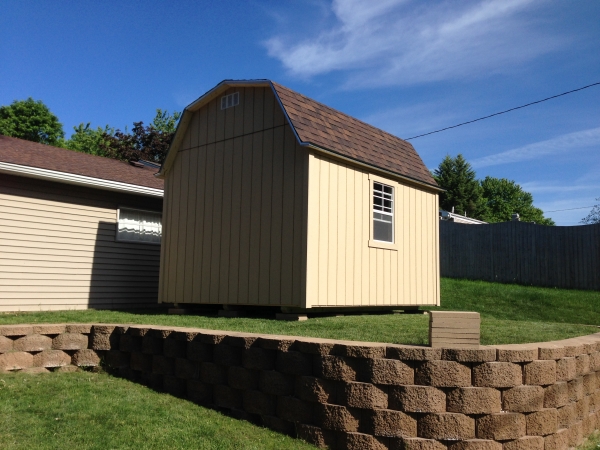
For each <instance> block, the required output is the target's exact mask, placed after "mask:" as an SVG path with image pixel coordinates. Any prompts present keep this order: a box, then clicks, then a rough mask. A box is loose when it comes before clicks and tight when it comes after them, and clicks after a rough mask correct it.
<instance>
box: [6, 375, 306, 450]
mask: <svg viewBox="0 0 600 450" xmlns="http://www.w3.org/2000/svg"><path fill="white" fill-rule="evenodd" d="M0 448H2V449H4V450H9V449H10V450H13V449H14V450H16V449H28V450H29V449H102V450H105V449H161V450H162V449H207V450H208V449H211V450H213V449H214V450H220V449H223V450H226V449H236V450H238V449H256V450H262V449H272V450H277V449H298V450H300V449H311V448H314V447H313V446H311V445H308V444H306V443H304V442H302V441H300V440H296V439H292V438H290V437H288V436H284V435H282V434H279V433H276V432H274V431H270V430H267V429H266V428H262V427H258V426H255V425H252V424H250V423H248V422H244V421H239V420H235V419H232V418H230V417H227V416H225V415H223V414H220V413H218V412H216V411H212V410H210V409H207V408H202V407H200V406H197V405H195V404H193V403H191V402H189V401H186V400H182V399H179V398H175V397H172V396H170V395H168V394H162V393H158V392H154V391H152V390H151V389H149V388H146V387H144V386H141V385H138V384H135V383H132V382H130V381H127V380H123V379H120V378H116V377H112V376H110V375H107V374H105V373H89V372H77V373H51V374H39V375H27V374H2V375H0Z"/></svg>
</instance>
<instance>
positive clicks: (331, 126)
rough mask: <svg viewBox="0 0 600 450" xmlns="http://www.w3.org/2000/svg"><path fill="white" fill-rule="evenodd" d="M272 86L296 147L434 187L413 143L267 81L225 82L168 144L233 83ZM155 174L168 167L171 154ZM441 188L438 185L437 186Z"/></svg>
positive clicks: (176, 142) (194, 106) (195, 106)
mask: <svg viewBox="0 0 600 450" xmlns="http://www.w3.org/2000/svg"><path fill="white" fill-rule="evenodd" d="M235 86H239V87H260V86H263V87H270V88H271V89H272V91H273V93H274V94H275V97H276V98H277V100H278V102H279V104H280V105H281V107H282V109H283V112H284V114H285V116H286V118H287V119H288V121H289V124H290V126H291V127H292V129H293V130H294V132H295V134H296V137H297V139H298V142H299V144H300V145H303V146H307V147H313V148H317V149H322V150H326V151H328V152H331V153H334V154H338V155H340V156H342V157H344V158H348V159H350V160H353V161H356V162H359V163H363V164H366V165H368V166H371V167H375V168H378V169H382V170H384V171H387V172H391V173H393V174H396V175H399V176H401V177H403V178H407V179H410V180H413V181H416V182H418V183H422V184H426V185H428V186H430V187H434V188H438V186H437V183H436V182H435V180H434V179H433V177H432V176H431V173H430V172H429V170H428V169H427V167H426V166H425V164H424V163H423V160H422V159H421V157H420V156H419V155H418V153H417V152H416V151H415V149H414V147H413V146H412V145H411V144H410V143H409V142H407V141H404V140H402V139H400V138H398V137H396V136H394V135H392V134H390V133H387V132H385V131H383V130H381V129H379V128H376V127H374V126H372V125H369V124H367V123H365V122H362V121H360V120H358V119H355V118H354V117H351V116H349V115H347V114H344V113H342V112H340V111H337V110H335V109H333V108H330V107H329V106H327V105H324V104H322V103H319V102H317V101H315V100H313V99H310V98H308V97H306V96H304V95H302V94H299V93H297V92H295V91H292V90H291V89H288V88H286V87H284V86H282V85H280V84H277V83H275V82H273V81H270V80H239V81H238V80H225V81H223V82H221V83H219V84H218V85H217V86H216V87H215V88H213V89H212V90H210V91H208V92H207V93H206V94H204V95H203V96H202V97H200V98H199V99H198V100H196V101H195V102H193V103H192V104H191V105H189V106H188V107H187V108H186V109H185V111H184V116H183V117H182V119H181V123H180V125H179V127H178V129H177V133H176V135H175V138H174V139H173V143H172V144H171V148H174V147H178V145H179V143H180V142H181V139H182V138H183V135H184V134H185V129H186V128H187V122H186V117H185V116H186V112H187V113H188V114H187V115H188V118H187V120H188V121H189V115H190V113H191V112H193V111H196V110H197V109H199V108H201V107H202V106H203V105H205V104H206V103H208V102H209V101H211V100H212V99H214V98H215V97H217V96H218V95H220V94H221V93H222V92H224V91H225V90H227V89H229V88H231V87H235ZM171 153H172V152H171V149H169V156H170V157H169V156H168V157H167V159H166V160H165V163H164V164H163V168H161V171H160V172H159V175H162V174H163V173H164V170H166V168H168V167H169V166H170V163H172V160H173V159H174V156H175V155H170V154H171ZM438 189H439V188H438Z"/></svg>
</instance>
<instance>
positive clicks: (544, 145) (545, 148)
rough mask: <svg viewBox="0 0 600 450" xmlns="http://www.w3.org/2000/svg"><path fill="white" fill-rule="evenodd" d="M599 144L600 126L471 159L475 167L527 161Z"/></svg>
mask: <svg viewBox="0 0 600 450" xmlns="http://www.w3.org/2000/svg"><path fill="white" fill-rule="evenodd" d="M593 146H600V127H598V128H590V129H588V130H581V131H576V132H574V133H569V134H563V135H561V136H558V137H555V138H552V139H548V140H546V141H541V142H536V143H533V144H529V145H525V146H523V147H519V148H515V149H512V150H507V151H505V152H501V153H496V154H495V155H489V156H484V157H483V158H478V159H475V160H473V161H471V165H472V166H473V167H475V168H481V167H488V166H496V165H499V164H509V163H514V162H520V161H529V160H532V159H537V158H541V157H543V156H547V155H552V154H557V153H566V152H568V151H575V150H582V149H587V148H590V147H593Z"/></svg>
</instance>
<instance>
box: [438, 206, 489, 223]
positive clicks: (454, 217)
mask: <svg viewBox="0 0 600 450" xmlns="http://www.w3.org/2000/svg"><path fill="white" fill-rule="evenodd" d="M440 220H444V221H446V222H455V223H465V224H468V225H485V224H487V222H484V221H483V220H478V219H474V218H472V217H467V216H466V214H465V215H464V216H463V215H460V214H456V213H455V212H454V207H452V211H444V210H440Z"/></svg>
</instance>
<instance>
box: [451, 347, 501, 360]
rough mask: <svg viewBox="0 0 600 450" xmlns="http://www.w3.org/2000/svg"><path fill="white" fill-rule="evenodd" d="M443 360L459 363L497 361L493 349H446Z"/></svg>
mask: <svg viewBox="0 0 600 450" xmlns="http://www.w3.org/2000/svg"><path fill="white" fill-rule="evenodd" d="M442 359H446V360H448V361H458V362H487V361H496V349H495V348H492V347H479V348H444V349H442Z"/></svg>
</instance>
